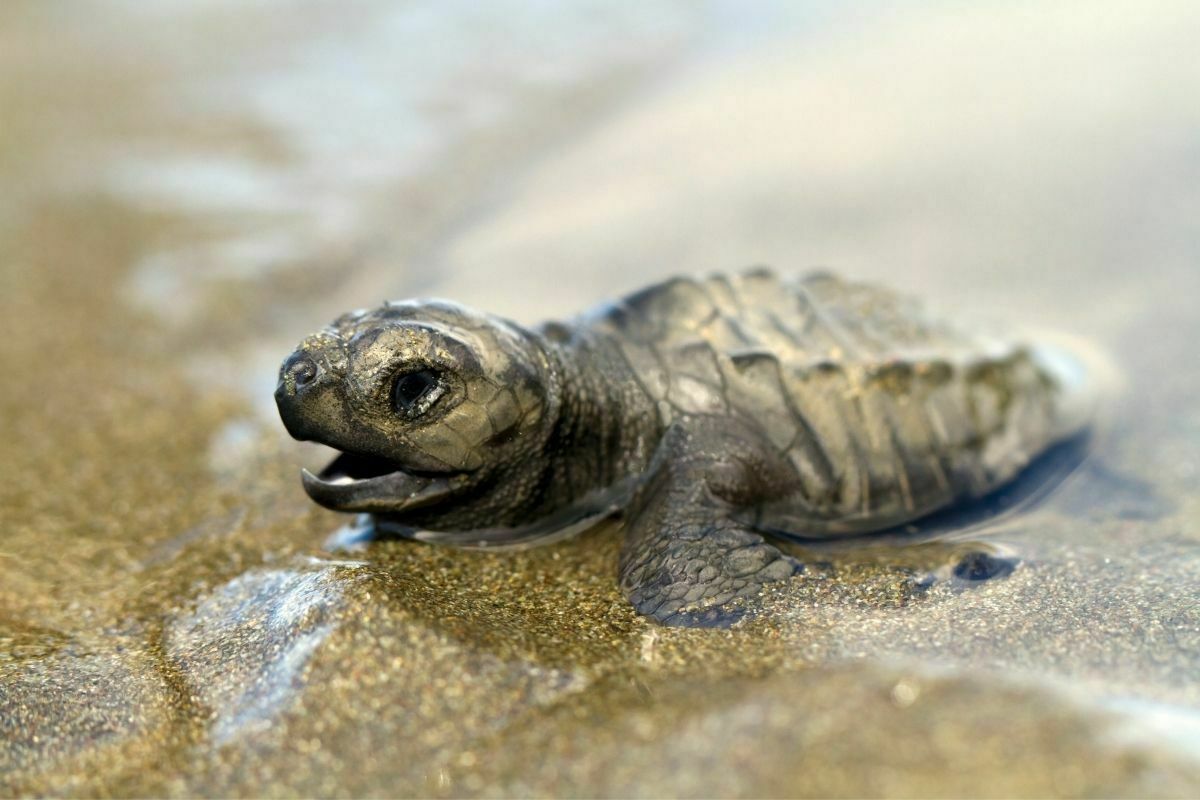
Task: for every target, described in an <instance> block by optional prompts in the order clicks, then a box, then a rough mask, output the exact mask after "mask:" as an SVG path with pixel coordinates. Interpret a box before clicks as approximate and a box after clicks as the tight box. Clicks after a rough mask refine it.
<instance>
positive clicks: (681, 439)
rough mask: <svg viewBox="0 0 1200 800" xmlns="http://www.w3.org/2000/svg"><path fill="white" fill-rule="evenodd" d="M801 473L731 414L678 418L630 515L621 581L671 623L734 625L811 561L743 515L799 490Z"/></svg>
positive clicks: (644, 607)
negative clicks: (769, 588) (772, 587)
mask: <svg viewBox="0 0 1200 800" xmlns="http://www.w3.org/2000/svg"><path fill="white" fill-rule="evenodd" d="M731 428H732V430H731ZM796 480H797V479H796V475H795V472H794V470H793V469H792V467H791V465H790V463H789V462H787V461H786V459H784V458H783V457H782V456H780V455H779V454H778V453H776V452H775V451H774V450H773V449H772V448H771V447H770V445H769V444H767V443H765V442H764V441H762V439H761V437H760V436H758V435H755V434H753V433H751V432H749V431H747V430H745V429H744V428H740V429H739V428H737V427H735V426H730V425H729V421H728V419H721V420H715V419H714V420H706V419H705V418H695V417H693V418H685V419H683V420H680V421H678V422H676V423H675V424H673V425H672V426H671V428H670V429H669V430H668V431H667V434H666V436H665V437H664V439H663V442H662V444H661V445H660V447H659V450H658V452H657V454H656V456H655V459H654V462H653V463H652V464H651V467H650V470H649V472H648V475H647V480H646V482H645V483H644V484H643V485H642V487H641V488H640V489H639V491H638V493H637V495H636V497H635V498H634V501H633V504H632V506H631V508H630V511H629V516H628V520H627V523H626V527H627V528H628V532H627V535H626V539H625V544H624V547H623V548H622V550H621V568H620V582H621V588H622V590H623V591H624V592H625V595H626V597H628V598H629V601H630V602H631V603H633V605H634V607H635V608H636V609H637V611H638V613H640V614H644V615H646V616H649V617H651V618H653V619H655V620H657V621H658V622H661V623H663V624H665V625H678V626H686V627H728V626H729V625H732V624H733V623H734V622H736V621H738V620H739V619H741V618H742V617H743V616H744V615H745V613H746V610H747V607H746V601H749V600H750V599H752V598H754V597H756V596H757V595H759V594H760V593H761V591H762V589H763V587H764V586H765V585H766V584H768V583H771V582H773V581H780V580H784V579H786V578H789V577H791V576H792V575H795V574H796V573H798V572H800V571H802V570H803V568H804V566H803V564H801V563H800V562H799V561H797V560H796V559H795V558H792V557H791V556H788V555H785V554H784V553H782V552H781V551H780V550H779V549H778V548H776V547H775V546H774V545H772V544H769V543H768V542H766V541H765V540H764V539H763V537H762V535H761V534H759V533H758V532H756V531H754V530H753V529H751V528H750V527H749V526H747V525H746V524H744V523H743V522H740V521H738V519H736V512H737V511H738V510H740V509H744V508H745V507H747V506H752V505H754V504H756V503H759V502H762V501H764V500H768V499H771V498H774V497H779V496H781V495H784V494H787V493H789V492H791V491H794V490H795V483H796ZM739 601H740V602H739Z"/></svg>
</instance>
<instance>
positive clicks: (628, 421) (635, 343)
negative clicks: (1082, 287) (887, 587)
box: [275, 269, 1087, 625]
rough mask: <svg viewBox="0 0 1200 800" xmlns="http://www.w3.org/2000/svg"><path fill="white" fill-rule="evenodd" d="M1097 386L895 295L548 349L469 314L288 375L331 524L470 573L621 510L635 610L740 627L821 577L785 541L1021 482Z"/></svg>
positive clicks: (354, 347)
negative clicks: (390, 538)
mask: <svg viewBox="0 0 1200 800" xmlns="http://www.w3.org/2000/svg"><path fill="white" fill-rule="evenodd" d="M1078 364H1079V362H1077V361H1075V360H1073V359H1071V358H1070V357H1067V356H1066V355H1065V352H1064V351H1059V350H1053V349H1051V348H1048V347H1043V346H1034V345H1027V344H1022V343H1019V342H1012V341H1007V340H1002V339H993V338H989V337H985V336H982V335H978V334H969V333H965V332H963V331H961V330H958V329H956V328H954V327H952V326H950V325H948V324H946V323H944V322H941V321H938V320H935V319H930V318H928V317H926V316H925V314H924V313H923V312H922V310H921V309H920V307H919V306H918V305H917V304H915V303H914V302H913V301H911V300H909V299H907V298H905V297H903V296H901V295H897V294H895V293H893V292H891V291H888V290H886V289H882V288H878V287H875V286H870V285H866V284H862V283H855V282H850V281H846V280H842V279H839V278H837V277H835V276H832V275H829V274H825V273H819V274H810V275H807V276H804V277H801V278H798V279H794V280H784V279H781V278H780V277H777V276H776V275H775V274H774V273H773V272H771V271H769V270H766V269H756V270H752V271H748V272H744V273H741V274H735V275H715V276H712V277H709V278H705V279H692V278H675V279H672V280H668V281H666V282H664V283H660V284H656V285H653V286H650V287H648V288H646V289H643V290H641V291H639V292H637V293H635V294H632V295H629V296H628V297H625V298H624V299H621V300H618V301H616V302H613V303H607V304H604V305H602V306H599V307H597V308H595V309H593V310H591V311H589V312H587V313H584V314H583V315H581V316H579V317H576V318H575V319H573V320H571V321H569V322H566V323H560V322H550V323H546V324H543V325H541V326H540V327H537V328H533V329H529V328H524V327H522V326H520V325H517V324H515V323H513V322H509V321H508V320H504V319H500V318H498V317H495V316H491V315H488V314H483V313H480V312H478V311H474V310H471V309H469V308H465V307H463V306H461V305H458V304H455V303H451V302H447V301H444V300H410V301H404V302H396V303H385V304H384V305H383V306H382V307H381V308H377V309H374V310H371V311H356V312H353V313H350V314H345V315H343V316H341V317H339V318H338V319H337V320H335V321H334V323H333V325H332V326H330V327H328V328H326V329H324V330H322V331H321V332H319V333H316V334H314V335H312V336H310V337H308V338H307V339H305V340H304V341H303V342H302V343H301V344H300V346H299V347H298V348H297V349H296V351H295V352H293V353H292V354H291V355H290V356H289V357H288V358H287V359H286V360H285V361H284V362H283V367H282V369H281V372H280V378H279V386H278V389H277V390H276V393H275V398H276V401H277V402H278V405H279V412H280V415H281V416H282V418H283V422H284V424H285V425H286V426H287V429H288V431H289V432H290V433H291V434H292V436H294V437H296V438H297V439H311V440H315V441H318V442H322V443H324V444H327V445H331V446H332V447H335V448H337V449H339V450H341V451H343V452H342V454H341V455H340V456H339V457H338V458H336V459H335V460H334V461H333V462H332V463H331V464H330V465H329V466H328V467H327V468H326V469H325V470H324V471H323V472H322V473H321V474H320V475H313V474H311V473H309V472H307V471H306V472H305V473H304V474H303V481H304V487H305V489H306V490H307V491H308V494H309V495H310V496H311V497H312V498H313V500H315V501H316V502H318V503H320V504H321V505H323V506H326V507H328V508H332V509H336V510H340V511H357V512H365V513H367V514H370V515H371V517H372V519H373V522H374V524H375V525H376V526H377V527H378V528H379V529H381V530H385V531H394V532H398V533H401V534H402V535H406V536H410V537H412V538H416V539H421V540H425V541H434V542H443V543H450V544H455V545H458V546H467V547H487V546H492V547H495V546H498V545H514V544H529V543H533V542H537V541H542V540H546V539H549V538H554V537H556V536H558V535H560V534H562V533H563V532H574V531H578V530H581V529H583V528H584V527H586V526H587V525H589V524H591V523H592V522H594V521H597V520H599V519H601V518H603V517H606V516H609V515H611V514H613V513H614V512H615V511H617V510H622V511H623V512H624V516H625V528H626V533H625V536H626V538H625V541H624V545H623V547H622V550H621V557H620V584H621V588H622V589H623V590H624V592H625V594H626V596H627V597H628V598H629V600H630V601H631V602H632V603H633V604H634V606H635V607H636V608H637V610H638V611H639V612H640V613H642V614H645V615H648V616H650V617H653V618H654V619H656V620H658V621H660V622H663V623H667V624H674V625H722V624H728V623H729V622H730V621H732V620H733V619H736V618H737V616H738V614H739V613H740V612H739V611H738V610H737V607H738V606H739V605H740V604H741V603H740V600H739V599H745V598H749V597H751V596H753V595H755V594H757V593H759V592H760V591H761V589H762V587H763V586H764V584H766V583H768V582H771V581H779V580H783V579H785V578H788V577H790V576H792V575H794V574H796V573H797V572H800V571H801V570H802V569H803V566H802V564H801V563H800V562H799V561H797V560H796V559H795V558H793V557H792V556H789V555H785V554H784V553H782V552H781V551H780V550H779V549H778V548H777V547H776V546H775V545H773V544H771V543H770V541H769V539H770V537H788V536H798V537H803V538H814V537H828V536H843V535H847V534H856V533H866V532H871V531H878V530H881V529H886V528H890V527H893V526H896V525H900V524H902V523H905V522H908V521H910V520H913V519H916V518H917V517H920V516H922V515H925V514H928V513H930V512H932V511H935V510H937V509H941V508H943V507H946V506H948V505H950V504H952V503H955V502H957V501H960V500H963V499H965V498H972V497H978V496H980V495H983V494H986V493H988V492H990V491H991V490H993V489H995V488H997V487H998V486H1000V485H1001V484H1003V483H1004V482H1006V481H1008V480H1009V479H1011V478H1013V477H1014V476H1015V475H1016V474H1017V473H1018V471H1020V470H1021V469H1022V467H1024V466H1025V465H1026V464H1027V463H1028V462H1029V461H1030V460H1031V459H1032V458H1033V457H1035V456H1036V455H1038V454H1039V453H1040V452H1041V451H1043V450H1044V449H1046V448H1047V447H1048V446H1049V445H1051V444H1053V443H1054V442H1056V441H1058V440H1060V439H1062V438H1064V437H1066V436H1069V435H1071V434H1072V433H1074V432H1076V431H1078V430H1079V429H1080V428H1081V427H1082V426H1083V424H1084V423H1085V422H1086V416H1087V414H1086V411H1085V404H1084V403H1081V402H1080V397H1081V394H1082V389H1081V387H1082V383H1083V382H1082V381H1081V379H1080V378H1081V372H1080V368H1079V366H1078Z"/></svg>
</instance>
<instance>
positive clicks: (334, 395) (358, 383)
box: [275, 300, 552, 522]
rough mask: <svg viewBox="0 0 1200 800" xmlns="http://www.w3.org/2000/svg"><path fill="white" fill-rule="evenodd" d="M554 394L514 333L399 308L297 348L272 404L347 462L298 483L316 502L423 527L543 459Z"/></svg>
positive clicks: (460, 311)
mask: <svg viewBox="0 0 1200 800" xmlns="http://www.w3.org/2000/svg"><path fill="white" fill-rule="evenodd" d="M550 382H551V375H550V373H549V368H548V367H547V365H546V362H545V357H544V355H543V351H542V350H541V348H540V347H539V346H538V345H537V343H536V342H535V341H534V339H533V338H532V335H531V334H529V333H528V332H526V331H524V330H523V329H521V328H519V327H518V326H516V325H515V324H513V323H510V322H507V321H505V320H502V319H499V318H497V317H493V316H490V315H486V314H482V313H479V312H477V311H474V310H472V309H469V308H465V307H463V306H460V305H457V304H455V303H451V302H448V301H441V300H430V301H406V302H399V303H386V304H384V305H383V306H382V307H381V308H377V309H374V310H371V311H356V312H352V313H349V314H344V315H343V316H341V317H339V318H338V319H337V320H335V321H334V322H333V324H332V325H331V326H329V327H328V328H325V329H324V330H322V331H320V332H319V333H316V334H313V335H312V336H309V337H308V338H306V339H305V340H304V341H302V342H301V343H300V345H299V346H298V347H297V348H296V350H295V351H294V352H292V354H291V355H289V356H288V357H287V358H286V359H285V360H284V362H283V365H282V367H281V368H280V372H279V384H278V387H277V388H276V390H275V401H276V403H277V405H278V406H279V415H280V416H281V417H282V419H283V424H284V425H285V426H286V427H287V430H288V432H289V433H290V434H291V435H292V436H293V437H295V438H297V439H301V440H312V441H316V442H320V443H322V444H326V445H329V446H331V447H334V448H336V449H338V450H341V451H342V454H341V455H340V456H338V457H337V458H336V459H334V460H333V462H332V463H330V464H329V466H327V467H326V468H325V469H324V470H323V471H322V472H321V473H320V474H318V475H313V474H312V473H310V472H308V471H305V472H304V474H303V480H304V488H305V489H306V490H307V492H308V494H309V496H310V497H312V499H313V500H315V501H316V502H318V503H320V504H321V505H323V506H325V507H327V508H332V509H335V510H338V511H365V512H372V513H378V514H387V515H389V516H391V517H395V518H397V519H398V520H400V521H402V522H403V521H404V520H405V519H415V520H418V521H420V520H427V519H429V518H431V515H432V513H433V512H438V513H439V514H441V513H444V511H445V509H446V508H447V507H457V506H460V505H461V504H462V503H463V502H466V501H465V500H464V496H467V495H469V496H470V498H472V499H473V500H475V501H478V499H479V498H480V496H482V495H486V494H487V493H488V492H489V488H488V487H489V486H492V485H493V484H495V483H496V481H495V477H496V476H497V474H498V473H502V472H503V471H504V468H505V467H511V466H512V465H514V464H519V463H521V462H522V461H523V460H525V459H527V458H528V457H529V456H530V454H532V453H535V452H537V451H538V450H539V449H540V448H541V446H542V444H543V443H544V441H545V439H546V433H545V431H546V428H547V427H548V424H549V422H548V418H549V417H550V416H551V414H550V412H551V411H552V409H551V407H550V406H551V404H552V399H551V393H550V391H549V385H550ZM494 502H495V501H494V500H493V503H494ZM460 516H461V515H460Z"/></svg>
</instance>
